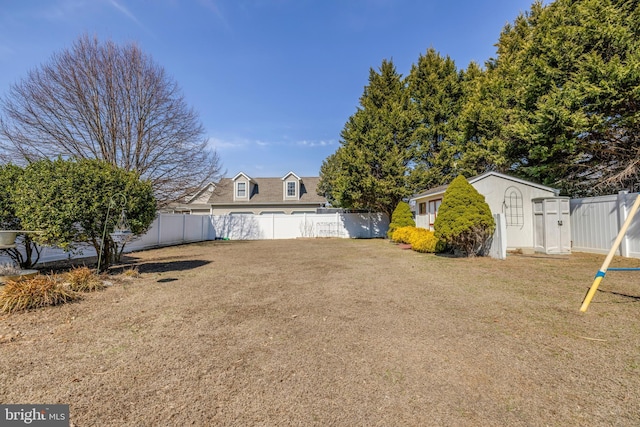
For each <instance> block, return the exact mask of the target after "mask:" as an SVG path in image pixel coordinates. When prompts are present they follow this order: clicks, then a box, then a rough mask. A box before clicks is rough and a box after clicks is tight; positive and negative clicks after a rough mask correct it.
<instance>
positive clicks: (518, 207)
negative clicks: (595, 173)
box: [411, 172, 570, 250]
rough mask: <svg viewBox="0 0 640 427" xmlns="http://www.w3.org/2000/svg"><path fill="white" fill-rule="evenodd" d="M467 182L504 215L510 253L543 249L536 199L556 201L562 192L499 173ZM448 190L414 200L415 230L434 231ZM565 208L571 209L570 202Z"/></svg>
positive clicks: (432, 191) (433, 190)
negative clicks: (515, 250)
mask: <svg viewBox="0 0 640 427" xmlns="http://www.w3.org/2000/svg"><path fill="white" fill-rule="evenodd" d="M467 181H468V182H469V183H470V184H471V185H472V186H473V187H474V188H475V189H476V190H478V192H479V193H480V194H482V195H483V196H484V198H485V201H486V202H487V204H488V205H489V208H490V209H491V212H492V213H493V214H497V213H502V214H504V215H505V219H506V225H507V248H508V249H517V248H520V249H534V248H536V250H540V247H541V245H542V246H544V242H541V241H540V236H544V233H543V231H542V230H538V232H537V235H536V223H537V224H538V228H540V226H541V225H540V224H541V222H540V221H539V220H537V219H536V218H534V217H535V216H536V215H538V214H541V212H537V210H536V212H535V213H534V199H538V200H540V199H557V196H558V194H559V190H556V189H554V188H551V187H547V186H545V185H541V184H536V183H534V182H531V181H526V180H524V179H520V178H515V177H513V176H509V175H505V174H502V173H498V172H486V173H484V174H482V175H478V176H475V177H473V178H469V179H468V180H467ZM447 187H448V186H447V185H443V186H439V187H435V188H431V189H429V190H426V191H423V192H421V193H419V194H416V195H415V196H413V197H412V198H411V201H412V202H415V206H416V226H418V227H423V228H427V229H431V230H433V224H434V221H435V219H436V216H437V215H438V208H439V207H440V204H441V203H442V198H443V196H444V192H445V191H446V189H447ZM566 204H567V207H568V199H567V200H566ZM538 205H539V203H538V204H537V205H536V206H538ZM567 216H568V211H567ZM558 224H559V225H560V224H561V222H558ZM568 226H569V222H568V220H567V221H566V227H568ZM566 227H565V228H566ZM568 243H569V244H570V242H568Z"/></svg>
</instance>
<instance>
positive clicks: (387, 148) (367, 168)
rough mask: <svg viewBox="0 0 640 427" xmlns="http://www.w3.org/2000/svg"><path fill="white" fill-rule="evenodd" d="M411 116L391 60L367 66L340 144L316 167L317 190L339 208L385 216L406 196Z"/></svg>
mask: <svg viewBox="0 0 640 427" xmlns="http://www.w3.org/2000/svg"><path fill="white" fill-rule="evenodd" d="M416 122H417V115H416V111H415V109H414V106H413V104H412V103H411V101H410V98H409V93H408V91H407V90H406V85H405V82H404V79H402V76H401V75H400V74H399V73H398V72H397V71H396V68H395V66H394V65H393V62H392V61H388V60H384V61H382V65H381V66H380V68H379V71H376V70H374V69H370V71H369V84H368V85H367V86H366V87H365V89H364V93H363V94H362V96H361V97H360V106H359V107H358V110H357V111H356V112H355V114H353V115H352V116H351V117H350V118H349V120H348V121H347V123H346V124H345V126H344V129H343V130H342V132H341V141H340V144H341V146H340V148H339V149H338V150H337V151H336V152H335V153H334V154H333V155H331V156H330V157H329V158H327V159H326V160H325V162H324V163H323V165H322V168H321V170H320V192H322V193H324V194H325V195H327V196H328V197H329V199H330V200H332V201H334V202H335V203H337V204H338V205H339V206H342V207H345V208H351V209H370V210H374V211H379V212H384V213H386V214H387V215H388V216H389V217H391V213H392V212H393V209H394V208H395V207H396V205H397V204H398V202H399V201H401V200H402V199H403V198H405V197H407V196H409V195H411V194H412V192H413V190H412V189H411V188H410V187H409V183H408V180H407V177H408V174H409V171H410V163H411V161H412V160H413V151H414V140H415V139H414V132H415V127H416Z"/></svg>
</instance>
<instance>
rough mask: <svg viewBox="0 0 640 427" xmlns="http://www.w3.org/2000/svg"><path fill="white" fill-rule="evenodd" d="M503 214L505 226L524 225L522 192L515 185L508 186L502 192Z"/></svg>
mask: <svg viewBox="0 0 640 427" xmlns="http://www.w3.org/2000/svg"><path fill="white" fill-rule="evenodd" d="M502 205H503V207H504V216H505V219H506V220H507V227H523V226H524V208H523V204H522V192H521V191H520V190H519V189H517V188H516V187H509V188H507V190H506V191H505V192H504V202H503V203H502Z"/></svg>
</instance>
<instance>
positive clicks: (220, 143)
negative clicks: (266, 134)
mask: <svg viewBox="0 0 640 427" xmlns="http://www.w3.org/2000/svg"><path fill="white" fill-rule="evenodd" d="M209 145H210V146H212V147H213V148H214V149H216V150H246V149H248V148H251V147H256V146H257V147H268V146H270V145H273V144H272V143H270V142H267V141H262V140H259V139H247V138H240V137H234V138H218V137H215V136H211V137H209Z"/></svg>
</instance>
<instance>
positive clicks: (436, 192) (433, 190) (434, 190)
mask: <svg viewBox="0 0 640 427" xmlns="http://www.w3.org/2000/svg"><path fill="white" fill-rule="evenodd" d="M489 176H495V177H498V178H502V179H506V180H507V181H513V182H517V183H519V184H523V185H528V186H530V187H534V188H539V189H541V190H545V191H550V192H552V193H554V194H556V195H558V194H559V193H560V191H559V190H558V189H555V188H551V187H547V186H546V185H542V184H538V183H535V182H532V181H527V180H526V179H521V178H516V177H515V176H511V175H506V174H503V173H500V172H495V171H489V172H485V173H483V174H481V175H476V176H474V177H471V178H469V179H467V181H468V182H469V184H474V183H476V182H478V181H480V180H483V179H485V178H487V177H489ZM447 187H449V184H446V185H439V186H438V187H433V188H430V189H428V190H425V191H422V192H420V193H418V194H416V195H414V196H413V197H411V200H416V199H420V198H422V197H427V196H436V195H439V194H443V193H444V192H445V191H446V190H447Z"/></svg>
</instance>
